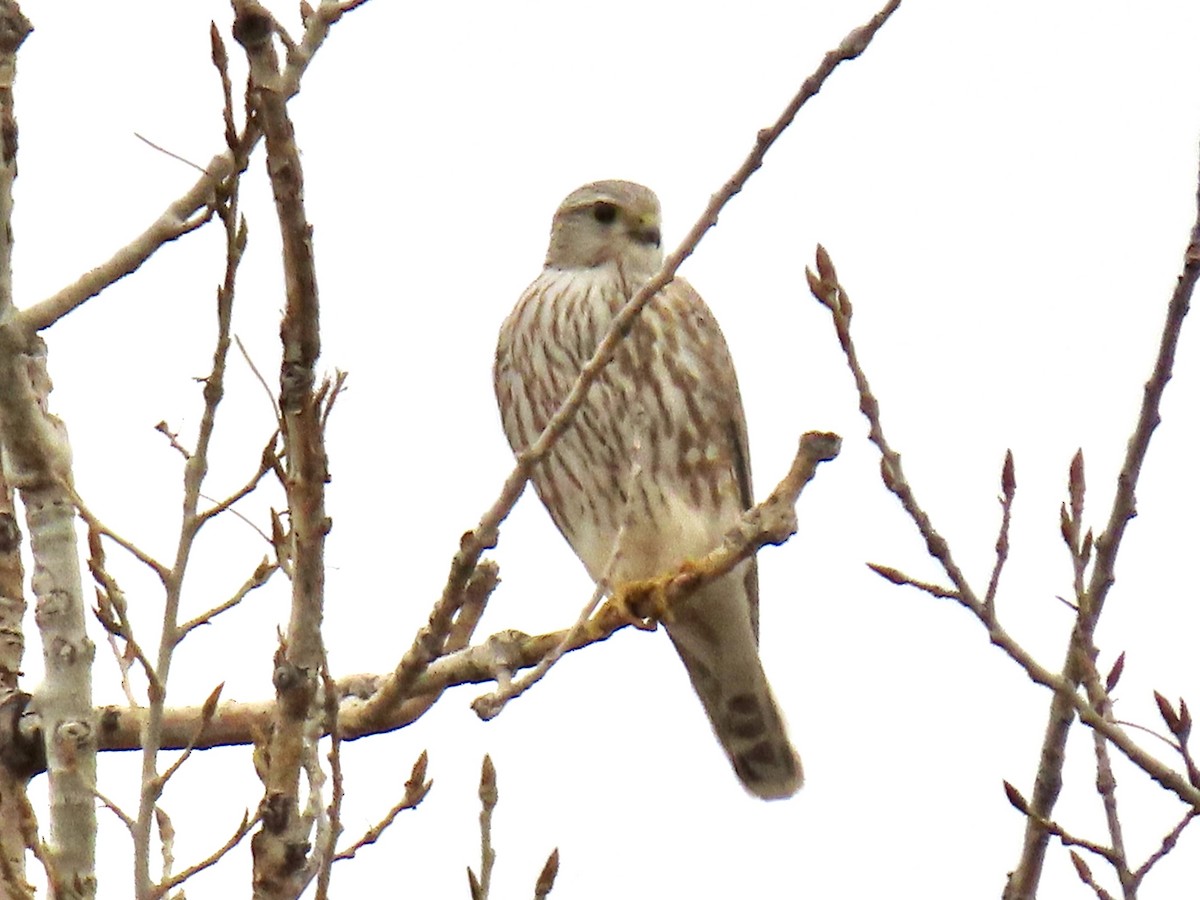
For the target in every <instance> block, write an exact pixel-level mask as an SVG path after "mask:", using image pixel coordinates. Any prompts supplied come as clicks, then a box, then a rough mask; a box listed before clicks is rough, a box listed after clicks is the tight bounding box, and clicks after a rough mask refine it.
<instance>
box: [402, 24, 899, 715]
mask: <svg viewBox="0 0 1200 900" xmlns="http://www.w3.org/2000/svg"><path fill="white" fill-rule="evenodd" d="M899 5H900V0H889V2H888V3H887V5H886V6H884V8H883V9H881V10H880V11H879V12H878V13H876V14H875V15H874V16H872V17H871V19H870V20H869V21H868V22H867V23H866V24H864V25H862V26H860V27H859V28H856V29H854V30H853V31H851V32H850V33H849V34H848V35H846V37H845V38H843V39H842V41H841V43H840V44H838V46H837V47H835V48H834V49H832V50H830V51H829V52H828V53H826V54H825V56H824V58H823V59H822V60H821V63H820V65H818V66H817V68H816V70H815V71H814V72H813V73H812V74H811V75H810V76H809V77H808V78H807V79H805V81H804V83H803V84H802V85H801V86H800V90H799V91H798V92H797V93H796V95H795V96H794V97H793V98H792V99H791V100H790V101H789V102H788V104H787V106H786V107H785V108H784V110H783V112H782V113H780V115H779V117H778V118H777V119H776V120H775V122H774V123H773V124H772V125H771V126H770V127H768V128H764V129H763V130H761V131H760V132H758V135H757V136H756V138H755V141H754V146H753V147H752V148H751V150H750V153H749V155H748V156H747V157H746V159H745V160H743V162H742V164H741V165H740V166H739V167H738V168H737V170H736V171H735V172H734V174H733V176H732V177H731V178H730V179H729V180H728V181H727V182H725V184H723V185H722V186H721V188H720V190H718V191H717V192H716V193H715V194H713V195H712V198H711V199H710V200H709V203H708V206H707V207H706V208H705V210H704V212H703V213H702V214H701V215H700V218H699V219H698V220H697V221H696V223H695V224H694V225H693V226H692V227H691V229H690V230H689V231H688V233H687V234H686V235H685V236H684V239H683V241H682V242H681V243H680V244H679V246H678V247H677V248H676V249H675V250H674V252H672V253H671V254H670V255H668V256H667V257H666V259H664V260H663V266H662V269H660V270H659V271H658V273H657V274H656V275H654V277H652V278H651V279H650V280H649V281H647V282H646V283H645V284H644V285H643V286H642V287H641V288H640V289H639V290H638V291H637V292H636V293H635V294H634V295H633V296H632V297H630V298H629V300H628V302H626V304H625V305H624V306H623V307H622V308H621V309H620V311H618V313H617V315H616V316H615V317H614V318H613V320H612V322H611V324H610V325H609V328H608V331H607V332H606V333H605V334H604V337H603V338H602V339H601V341H600V343H599V345H598V346H597V348H596V352H595V353H594V354H593V355H592V358H591V359H590V360H589V361H588V362H587V364H586V365H585V366H584V367H583V369H582V370H581V371H580V373H579V377H578V378H577V379H576V380H575V383H574V385H573V386H572V387H571V390H570V391H569V392H568V394H567V396H566V399H564V400H563V403H562V405H561V406H560V407H559V409H558V410H557V411H556V412H555V414H554V415H553V416H552V417H551V418H550V421H549V422H547V423H546V427H545V429H543V431H542V433H541V435H540V436H539V437H538V439H537V440H536V441H534V443H533V444H532V445H530V446H529V447H528V448H527V449H526V450H525V451H524V452H523V453H521V455H520V456H519V457H518V458H517V465H516V467H515V468H514V469H513V471H512V473H511V474H509V476H508V478H507V479H505V481H504V485H503V487H502V488H501V490H500V496H499V497H497V498H496V502H495V503H493V504H492V506H491V508H490V509H488V510H487V512H485V513H484V514H483V517H482V518H481V519H480V520H479V524H478V525H476V526H475V528H474V529H472V530H471V531H468V532H466V533H465V534H464V535H463V537H462V542H461V544H460V547H459V551H458V553H456V554H455V556H454V559H453V560H452V561H451V563H450V574H449V577H448V578H447V581H446V586H445V589H444V590H443V594H442V598H443V599H442V602H452V598H454V597H456V596H458V595H460V594H461V593H462V590H463V588H464V586H465V585H466V583H467V581H468V580H469V579H470V577H471V573H472V572H473V571H474V569H475V566H476V565H477V564H478V563H479V560H480V558H481V557H482V556H483V553H484V552H485V551H486V550H488V549H490V548H491V547H494V546H495V545H496V540H497V538H498V529H499V527H500V523H501V522H503V521H504V519H505V518H507V516H508V514H509V513H510V512H511V511H512V508H513V506H514V505H515V504H516V502H517V500H518V499H519V498H520V496H521V494H522V492H524V490H525V484H526V482H528V481H529V477H530V475H531V474H532V472H533V470H534V469H535V468H536V467H537V465H538V463H539V462H540V461H541V460H542V459H543V458H544V457H545V456H546V454H547V453H549V452H550V450H551V448H552V447H553V446H554V443H555V442H556V441H557V440H558V439H559V437H560V436H561V435H562V433H563V432H564V431H566V430H567V428H568V427H569V426H570V424H571V422H572V421H573V420H574V418H575V415H576V413H577V412H578V411H579V408H580V406H581V405H582V404H583V400H584V398H585V397H586V396H587V393H588V390H589V388H590V387H591V385H592V384H593V382H595V380H596V379H597V378H598V377H599V376H600V373H601V372H602V371H603V370H604V368H605V366H607V365H608V364H609V362H611V361H612V359H613V356H614V355H615V353H616V351H617V347H618V345H619V344H620V343H621V341H623V340H624V339H625V336H626V335H627V334H628V333H629V331H630V330H631V329H632V328H633V325H634V323H635V322H636V320H637V317H638V315H639V314H640V313H641V311H642V309H643V308H644V307H645V306H646V304H647V303H649V302H650V300H651V298H652V297H653V296H654V295H655V294H657V293H658V292H659V291H660V290H662V288H663V287H664V286H666V285H667V284H668V283H669V282H670V281H671V280H672V279H673V278H674V277H675V273H676V271H678V269H679V267H680V265H682V264H683V261H684V260H685V259H687V258H688V257H689V256H691V254H692V253H693V252H694V251H695V249H696V247H697V245H698V244H699V243H700V240H701V239H702V238H703V237H704V235H705V234H706V233H707V232H708V230H709V229H710V228H712V227H713V226H715V225H716V224H717V217H718V216H719V215H720V213H721V210H722V209H724V208H725V205H726V204H727V203H728V202H729V201H730V200H731V199H732V198H733V196H734V194H737V193H738V192H739V191H741V189H742V188H743V187H744V186H745V184H746V181H747V180H748V179H749V178H750V176H751V175H753V174H754V172H755V171H757V170H758V169H759V168H760V167H761V166H762V164H763V159H764V157H765V156H766V153H767V151H768V150H769V149H770V148H771V146H772V145H773V144H774V143H775V141H776V140H778V139H779V136H780V135H781V134H783V132H784V131H785V130H786V129H787V127H788V126H789V125H791V123H792V121H793V120H794V119H795V118H796V115H797V113H799V111H800V108H801V107H802V106H803V105H804V104H805V103H807V102H808V101H809V100H810V99H811V98H812V97H813V96H815V95H816V94H817V92H818V91H820V90H821V88H822V87H824V85H825V82H826V81H827V80H828V78H829V76H830V75H832V74H833V71H834V69H836V68H837V67H838V66H839V65H840V64H841V63H843V62H847V61H848V60H852V59H854V58H856V57H857V56H859V55H860V54H861V53H862V52H863V51H864V50H866V49H867V46H868V45H869V44H870V43H871V40H872V39H873V38H874V37H875V34H876V33H877V32H878V31H879V29H880V28H882V27H883V24H884V23H885V22H886V21H887V20H888V19H889V18H890V17H891V15H892V13H893V12H895V11H896V9H897V8H898V7H899ZM400 699H403V698H402V697H401V698H400Z"/></svg>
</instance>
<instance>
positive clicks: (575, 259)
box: [546, 181, 662, 278]
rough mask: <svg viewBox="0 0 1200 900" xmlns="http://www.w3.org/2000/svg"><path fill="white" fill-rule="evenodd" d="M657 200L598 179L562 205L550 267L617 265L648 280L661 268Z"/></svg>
mask: <svg viewBox="0 0 1200 900" xmlns="http://www.w3.org/2000/svg"><path fill="white" fill-rule="evenodd" d="M660 224H661V217H660V212H659V206H658V198H657V197H655V196H654V192H653V191H652V190H650V189H649V188H646V187H642V186H641V185H640V184H634V183H633V182H630V181H595V182H592V183H591V184H585V185H584V186H583V187H581V188H579V189H578V190H577V191H574V192H573V193H572V194H571V195H570V196H569V197H567V199H566V200H564V201H563V202H562V205H561V206H559V208H558V212H556V213H555V214H554V224H553V225H552V226H551V228H550V249H549V250H548V251H547V253H546V266H547V268H555V269H590V268H594V267H596V266H600V265H604V264H605V263H607V262H617V263H618V264H620V265H621V267H622V269H623V270H625V271H626V272H627V273H629V274H638V275H642V276H644V277H647V278H648V277H649V276H650V275H652V274H653V273H654V272H656V271H658V269H659V268H660V267H661V266H662V234H661V232H660V231H659V227H660Z"/></svg>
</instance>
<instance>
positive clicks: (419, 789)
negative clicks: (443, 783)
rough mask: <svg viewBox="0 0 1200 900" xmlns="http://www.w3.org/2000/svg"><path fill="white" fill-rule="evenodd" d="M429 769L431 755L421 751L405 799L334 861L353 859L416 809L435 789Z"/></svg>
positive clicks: (406, 786)
mask: <svg viewBox="0 0 1200 900" xmlns="http://www.w3.org/2000/svg"><path fill="white" fill-rule="evenodd" d="M428 767H429V754H428V753H426V752H425V751H421V755H420V756H418V757H417V761H416V762H415V763H413V767H412V774H411V775H409V777H408V781H407V782H405V785H404V799H402V800H401V801H400V802H399V803H397V804H396V805H395V806H393V807H392V808H391V809H390V810H388V811H387V813H386V814H385V815H384V817H383V818H382V819H380V820H379V821H378V822H376V823H375V824H374V825H372V826H371V827H370V828H368V829H367V830H366V832H365V833H364V834H363V836H362V837H360V838H359V839H358V840H357V841H355V842H354V843H353V844H351V845H350V846H349V847H347V848H346V849H345V850H342V851H341V852H339V853H338V854H337V855H336V856H334V860H335V861H337V860H342V859H353V858H354V855H355V854H356V853H358V851H359V850H361V849H362V848H363V847H365V846H367V845H368V844H373V843H375V842H376V841H377V840H379V838H380V837H382V835H383V833H384V832H385V831H387V829H388V827H389V826H390V825H391V824H392V822H394V821H396V816H398V815H400V813H402V812H404V811H405V810H406V809H415V808H416V807H417V805H418V804H419V803H420V802H421V801H422V800H424V799H425V796H426V795H427V794H428V793H429V789H430V788H431V787H433V782H432V781H426V780H425V773H426V770H427V769H428Z"/></svg>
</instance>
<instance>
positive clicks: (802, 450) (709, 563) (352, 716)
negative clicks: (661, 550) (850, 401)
mask: <svg viewBox="0 0 1200 900" xmlns="http://www.w3.org/2000/svg"><path fill="white" fill-rule="evenodd" d="M840 447H841V438H839V437H838V436H837V435H835V434H821V433H815V432H810V433H809V434H806V435H804V436H803V437H802V438H801V439H800V446H799V449H798V450H797V453H796V456H795V458H794V460H793V461H792V465H791V468H790V469H789V470H788V472H787V474H786V475H785V476H784V477H783V479H782V480H781V481H780V482H779V484H778V485H777V486H776V487H775V489H774V490H773V491H772V492H771V494H770V496H768V497H767V498H766V499H765V500H764V501H763V502H762V503H760V504H758V505H757V506H755V507H753V508H752V509H750V510H747V511H746V513H745V514H744V515H743V516H742V518H741V520H740V521H739V522H738V523H737V525H735V526H734V527H733V528H732V529H730V531H729V532H728V534H727V535H726V537H725V540H724V541H723V542H722V543H721V545H720V546H719V547H717V548H716V549H715V550H713V551H712V552H711V553H709V554H708V555H707V556H705V557H702V558H701V559H697V560H691V561H689V562H688V563H687V564H686V565H684V566H682V567H681V568H680V570H679V571H676V572H670V573H666V574H664V575H663V576H662V577H660V578H657V579H654V580H653V581H647V582H636V583H634V584H631V585H626V586H625V587H624V588H623V590H622V591H621V593H622V596H623V597H624V598H625V599H626V600H627V601H628V604H629V606H630V607H631V608H634V609H638V610H639V611H644V612H645V613H646V615H648V616H657V615H661V614H663V613H664V612H666V611H667V610H669V609H670V607H671V605H672V604H674V603H678V602H680V601H681V600H682V599H684V598H685V597H687V596H690V595H691V594H692V593H694V592H695V591H696V590H697V589H699V588H700V587H702V586H703V585H704V584H706V583H708V582H709V581H712V580H714V579H716V578H720V577H721V576H722V575H724V574H726V573H728V572H729V571H731V570H732V569H733V568H735V567H736V566H737V565H738V564H739V563H740V562H742V561H743V560H744V559H746V558H748V557H749V556H751V555H753V554H754V553H755V552H757V551H758V550H759V549H761V548H762V547H763V546H765V545H767V544H780V543H783V542H784V541H786V540H787V539H788V538H789V537H791V535H792V534H794V533H795V531H796V513H795V505H796V501H797V499H798V498H799V496H800V493H801V491H802V490H803V489H804V486H805V485H807V484H808V482H809V481H811V480H812V478H813V476H814V474H815V473H816V469H817V466H818V465H819V464H820V463H822V462H825V461H827V460H831V459H833V458H835V457H836V456H837V454H838V451H839V450H840ZM641 600H652V601H653V608H652V609H646V610H643V608H642V607H643V604H642V603H641V602H640V601H641ZM636 624H640V623H639V622H636V621H633V620H631V619H630V618H629V617H628V616H626V615H622V614H621V610H620V609H619V607H618V606H617V605H610V606H606V607H605V608H604V609H602V610H601V611H600V613H599V614H598V615H597V618H596V619H595V620H593V622H592V623H590V625H589V627H588V628H587V629H586V630H585V631H583V632H581V633H580V634H578V635H575V636H574V637H573V638H572V640H571V641H570V642H569V643H568V644H567V647H566V649H567V650H568V651H570V650H578V649H581V648H583V647H586V646H588V645H590V644H595V643H598V642H600V641H603V640H606V639H607V638H609V637H610V636H611V635H613V634H614V633H616V632H617V631H619V630H621V629H623V628H626V627H629V626H631V625H636ZM569 634H570V629H563V630H561V631H555V632H551V633H549V634H541V635H533V636H530V635H527V634H524V633H523V632H520V631H511V630H510V631H502V632H499V633H497V634H494V635H492V636H491V637H489V638H488V639H487V640H485V641H483V642H482V643H480V644H476V645H473V646H470V647H467V648H465V649H463V650H461V651H459V652H457V653H452V654H449V655H447V656H443V657H441V658H440V659H437V660H436V661H434V662H433V663H432V664H431V665H430V666H429V667H428V668H427V669H426V670H425V671H424V672H423V673H422V674H421V675H420V676H419V677H418V678H416V679H415V680H414V681H413V684H412V696H411V697H410V699H408V700H407V701H405V702H404V703H402V704H400V705H399V706H396V707H394V708H392V709H390V710H388V711H387V715H384V716H380V715H378V710H377V708H375V707H373V705H372V703H371V701H372V699H373V698H374V697H375V696H376V695H377V694H378V693H379V692H380V691H382V690H383V689H384V687H385V685H386V684H387V683H388V681H389V679H391V678H392V677H393V673H387V674H382V675H375V674H364V675H351V676H347V677H344V678H340V679H338V680H337V681H336V689H337V692H338V695H339V696H340V697H341V703H340V706H339V710H338V727H339V729H340V731H341V734H342V736H343V738H345V739H354V738H360V737H366V736H368V735H370V734H380V733H384V732H388V731H394V730H396V729H398V728H403V727H404V726H406V725H409V724H411V723H412V722H413V721H415V720H416V719H417V718H419V717H420V716H421V715H422V714H423V713H424V712H425V711H426V710H427V709H428V708H429V707H430V706H431V705H432V702H433V700H435V699H436V698H437V697H438V696H440V695H441V694H442V693H443V692H444V691H446V690H447V689H448V688H451V687H456V686H458V685H463V684H483V683H488V682H493V681H495V680H496V677H497V675H498V674H500V673H512V672H514V671H517V670H520V669H525V668H529V667H531V666H536V665H537V664H538V663H539V662H541V660H542V659H543V658H545V656H546V655H547V654H549V653H551V652H554V651H556V650H557V649H558V648H559V647H560V646H561V645H562V644H563V642H564V640H565V639H566V638H567V637H568V635H569ZM274 706H275V704H274V701H259V702H254V703H238V702H236V701H227V702H224V703H221V704H220V705H219V706H218V707H217V709H216V710H215V712H212V714H211V717H210V718H209V720H208V722H207V724H205V725H204V726H203V728H202V729H201V723H203V721H204V716H205V715H206V711H205V708H204V707H203V706H190V707H178V708H174V709H168V710H165V711H164V714H163V724H162V742H161V746H162V747H163V749H183V748H185V747H188V746H191V747H194V748H196V749H203V748H206V747H223V746H231V745H238V744H250V743H253V742H254V741H255V740H256V739H260V738H261V736H262V735H263V734H265V733H266V731H267V728H268V727H269V726H270V723H271V717H272V715H273V713H274ZM145 715H146V712H145V710H144V709H142V708H136V709H132V708H129V707H124V706H109V707H104V708H102V709H101V710H100V716H99V721H100V749H101V750H137V749H138V748H139V747H140V743H139V742H140V735H141V725H142V719H143V718H144V717H145ZM197 731H199V735H197Z"/></svg>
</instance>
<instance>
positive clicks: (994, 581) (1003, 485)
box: [983, 450, 1017, 615]
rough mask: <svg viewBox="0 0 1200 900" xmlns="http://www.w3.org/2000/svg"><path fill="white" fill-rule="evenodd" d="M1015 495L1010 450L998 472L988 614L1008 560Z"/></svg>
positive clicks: (985, 600) (993, 607)
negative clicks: (996, 526) (997, 523)
mask: <svg viewBox="0 0 1200 900" xmlns="http://www.w3.org/2000/svg"><path fill="white" fill-rule="evenodd" d="M1016 495H1017V476H1016V473H1015V471H1014V466H1013V455H1012V450H1008V451H1007V452H1005V454H1004V469H1003V470H1002V472H1001V473H1000V510H1001V514H1000V535H999V537H997V538H996V564H995V565H994V566H992V577H991V578H990V579H988V586H987V593H986V594H984V596H983V606H984V609H985V610H987V611H988V612H989V613H990V614H993V615H994V614H995V610H996V590H997V588H999V586H1000V573H1001V571H1003V569H1004V563H1005V562H1007V561H1008V527H1009V525H1010V524H1011V522H1012V505H1013V498H1014V497H1015V496H1016Z"/></svg>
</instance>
